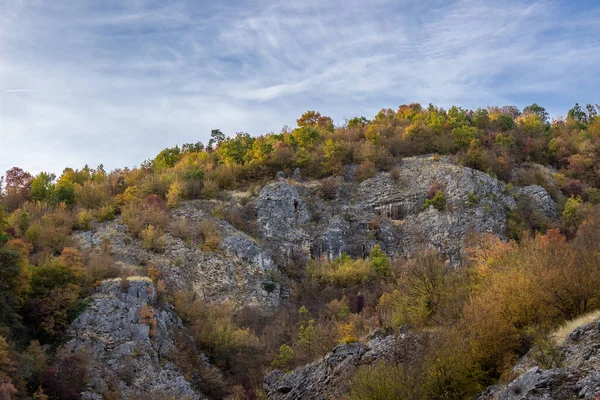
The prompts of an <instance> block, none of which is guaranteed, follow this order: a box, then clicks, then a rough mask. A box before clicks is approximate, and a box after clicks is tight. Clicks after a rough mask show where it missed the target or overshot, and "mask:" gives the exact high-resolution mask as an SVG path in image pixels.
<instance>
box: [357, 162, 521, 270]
mask: <svg viewBox="0 0 600 400" xmlns="http://www.w3.org/2000/svg"><path fill="white" fill-rule="evenodd" d="M398 171H399V172H400V174H399V175H400V176H399V179H398V180H397V181H394V180H392V179H391V178H390V176H389V174H379V175H378V176H376V177H374V178H372V179H368V180H366V181H364V182H362V183H361V184H360V187H359V199H360V201H361V203H362V205H363V206H364V207H371V208H373V209H374V210H375V211H376V212H378V213H379V214H380V215H382V216H383V217H386V218H390V219H392V220H401V221H402V223H401V224H400V225H398V230H399V236H400V237H401V238H402V239H401V243H400V246H401V252H403V253H409V254H410V253H412V252H414V251H416V250H418V249H419V247H422V245H423V244H427V245H429V246H431V247H435V248H437V249H438V250H439V251H440V252H442V253H443V254H446V255H448V256H450V258H451V259H452V260H454V259H457V258H458V257H459V255H460V251H461V249H462V244H463V241H464V239H465V237H466V236H467V235H468V234H469V233H471V232H492V233H494V234H496V235H498V236H504V233H505V230H506V210H507V209H513V208H514V207H515V200H514V198H513V196H512V195H511V194H510V193H509V192H508V191H507V190H506V186H505V185H504V184H503V183H502V182H500V181H498V180H497V179H494V178H492V177H490V176H489V175H487V174H484V173H483V172H480V171H476V170H473V169H471V168H465V167H459V166H457V165H454V164H452V163H451V162H449V161H448V160H447V159H440V160H437V161H436V160H434V159H432V158H431V157H411V158H407V159H405V160H403V162H402V165H401V166H400V167H399V168H398ZM434 185H436V186H438V187H441V188H443V189H442V190H443V191H444V194H445V197H446V201H447V207H446V209H445V210H444V211H442V212H440V211H437V210H434V209H432V208H431V209H428V210H424V209H423V205H424V204H425V200H426V198H427V193H428V191H429V190H430V188H431V187H432V186H434Z"/></svg>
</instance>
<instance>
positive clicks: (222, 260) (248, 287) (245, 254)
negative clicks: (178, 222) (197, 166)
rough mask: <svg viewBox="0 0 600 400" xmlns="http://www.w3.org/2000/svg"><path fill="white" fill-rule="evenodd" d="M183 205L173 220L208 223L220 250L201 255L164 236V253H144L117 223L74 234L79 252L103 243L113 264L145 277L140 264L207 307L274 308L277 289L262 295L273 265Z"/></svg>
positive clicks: (244, 238)
mask: <svg viewBox="0 0 600 400" xmlns="http://www.w3.org/2000/svg"><path fill="white" fill-rule="evenodd" d="M196 206H197V204H196V203H194V202H188V203H186V204H184V205H183V206H182V207H180V208H178V209H176V210H173V211H172V214H173V217H178V218H185V220H186V222H187V223H188V224H189V225H190V227H194V226H197V225H198V224H200V223H201V221H206V220H209V221H214V222H215V224H216V226H217V229H219V231H220V234H221V236H222V238H223V239H222V243H221V248H222V250H224V251H216V252H211V251H204V250H202V249H201V248H200V247H199V246H198V245H197V244H195V243H194V242H185V241H184V240H181V239H178V238H176V237H173V236H171V235H169V234H166V235H165V243H166V246H165V251H164V253H160V254H157V253H154V252H151V251H146V250H144V249H143V248H142V247H141V241H140V240H138V239H134V238H131V237H130V236H129V235H128V234H127V232H126V229H125V227H124V226H123V225H122V224H121V223H120V221H119V220H118V219H117V220H115V221H110V222H104V223H102V224H99V225H98V226H97V228H96V229H95V230H94V231H86V232H77V233H76V234H75V235H74V236H75V237H76V238H77V239H78V241H79V244H80V247H82V248H83V249H93V248H100V247H101V246H102V242H103V240H108V241H109V242H110V249H111V255H112V257H113V258H114V259H115V260H116V261H117V263H118V264H120V265H122V266H123V267H125V268H127V269H130V270H132V271H136V270H140V274H141V275H143V274H145V268H146V267H142V264H143V265H146V266H148V265H152V266H155V267H157V268H158V269H159V270H161V271H162V273H163V278H164V280H165V282H166V284H167V286H168V287H169V288H170V289H173V290H195V291H196V292H197V293H198V294H199V295H201V296H203V297H204V299H206V301H208V302H216V301H233V302H235V303H237V304H240V305H250V304H251V305H257V306H260V307H264V308H272V307H274V306H276V305H277V304H279V300H280V287H279V284H275V288H274V290H272V291H267V290H265V283H266V282H270V281H271V278H270V271H271V270H272V269H273V268H274V267H275V263H274V262H273V260H272V259H271V257H270V255H269V253H268V252H266V251H265V250H264V249H263V248H262V247H261V246H260V245H259V244H258V243H257V242H256V241H255V240H254V239H253V238H251V237H250V236H248V235H246V234H245V233H243V232H240V231H238V230H237V229H235V228H234V227H232V226H231V225H230V224H229V223H227V222H225V221H221V220H218V219H216V218H214V217H212V216H210V215H209V214H207V213H206V212H204V211H202V210H201V209H200V208H198V207H196Z"/></svg>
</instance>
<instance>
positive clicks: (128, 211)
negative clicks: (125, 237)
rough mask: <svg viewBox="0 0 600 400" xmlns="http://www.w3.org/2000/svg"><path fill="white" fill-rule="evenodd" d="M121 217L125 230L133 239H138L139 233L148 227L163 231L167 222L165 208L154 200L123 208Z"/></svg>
mask: <svg viewBox="0 0 600 400" xmlns="http://www.w3.org/2000/svg"><path fill="white" fill-rule="evenodd" d="M121 217H122V218H123V222H124V223H125V225H126V226H127V230H128V231H129V232H130V233H131V234H132V235H133V236H135V237H139V236H140V234H141V232H142V231H143V230H144V229H146V228H147V227H148V226H150V225H153V226H154V228H158V229H161V230H162V229H165V228H166V226H167V223H168V220H169V216H168V213H167V210H166V206H163V203H161V202H160V201H156V200H154V199H150V200H146V201H145V202H142V203H133V204H129V205H128V206H126V207H125V208H123V211H122V213H121Z"/></svg>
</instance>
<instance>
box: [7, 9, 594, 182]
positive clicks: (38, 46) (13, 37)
mask: <svg viewBox="0 0 600 400" xmlns="http://www.w3.org/2000/svg"><path fill="white" fill-rule="evenodd" d="M598 21H600V5H598V2H597V1H595V0H589V1H579V0H564V1H558V0H540V1H514V0H504V1H502V2H498V1H495V0H458V1H453V0H428V1H417V0H390V1H387V0H373V1H369V0H360V1H358V0H339V1H338V0H332V1H327V0H303V1H289V0H288V1H263V0H253V1H247V2H245V1H212V2H211V1H197V0H188V1H185V0H183V1H166V0H157V1H150V0H148V1H146V0H114V1H108V0H103V1H100V0H0V139H1V142H0V174H1V173H3V171H5V170H6V169H8V168H10V167H12V166H14V165H18V166H21V167H23V168H25V169H27V170H29V171H32V172H39V171H42V170H48V171H52V172H56V173H60V172H61V171H62V169H63V168H64V167H66V166H71V167H81V166H83V165H84V164H86V163H87V164H89V165H90V166H92V167H95V166H96V165H98V164H100V163H103V164H104V165H105V167H106V168H107V169H112V168H116V167H122V166H130V167H131V166H135V165H138V164H139V163H141V162H142V161H143V160H144V159H147V158H150V157H153V156H154V155H155V154H156V153H158V152H159V151H160V150H161V149H163V148H164V147H167V146H173V145H175V144H178V143H179V144H180V143H183V142H191V141H198V140H200V141H203V142H206V141H207V138H208V136H209V132H210V130H211V129H213V128H220V129H221V130H222V131H223V132H225V133H226V134H228V135H233V134H234V133H235V132H236V131H246V132H249V133H250V134H253V135H257V134H262V133H266V132H269V131H279V130H280V129H281V128H282V126H284V125H290V126H293V125H294V124H295V120H296V118H297V117H298V116H300V115H301V114H302V113H303V112H304V111H306V110H312V109H315V110H318V111H320V112H321V113H322V114H326V115H330V116H331V117H332V118H333V119H334V121H335V122H336V123H338V124H341V123H343V122H344V120H345V118H351V117H353V116H358V115H364V116H366V117H372V116H373V115H374V114H376V112H377V111H378V110H379V109H381V108H383V107H391V108H396V107H398V106H399V105H400V104H402V103H407V102H414V101H418V102H421V103H423V104H428V103H430V102H432V103H435V104H438V105H441V106H443V107H448V106H449V105H452V104H457V105H461V106H463V107H479V106H487V105H494V104H496V105H503V104H514V105H517V106H519V107H523V106H525V105H527V104H530V103H532V102H537V103H538V104H541V105H543V106H545V107H546V108H547V109H548V111H549V112H550V114H551V115H564V114H566V112H567V110H568V109H569V108H570V107H572V105H573V104H574V103H575V102H579V103H600V98H599V93H600V90H599V89H600V24H599V23H598Z"/></svg>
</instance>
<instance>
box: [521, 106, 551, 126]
mask: <svg viewBox="0 0 600 400" xmlns="http://www.w3.org/2000/svg"><path fill="white" fill-rule="evenodd" d="M523 114H535V115H537V116H538V117H540V119H541V120H542V122H544V123H545V122H548V117H549V114H548V112H547V111H546V109H545V108H544V107H541V106H538V105H537V104H536V103H533V104H531V105H529V106H527V107H525V108H524V109H523Z"/></svg>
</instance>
